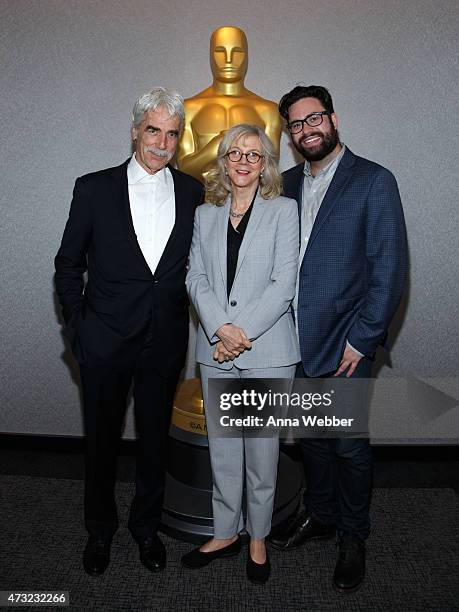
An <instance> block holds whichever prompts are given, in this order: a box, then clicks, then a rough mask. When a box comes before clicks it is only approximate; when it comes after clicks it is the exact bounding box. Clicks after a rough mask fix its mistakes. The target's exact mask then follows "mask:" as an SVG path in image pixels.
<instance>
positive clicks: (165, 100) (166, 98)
mask: <svg viewBox="0 0 459 612" xmlns="http://www.w3.org/2000/svg"><path fill="white" fill-rule="evenodd" d="M160 107H164V108H166V109H167V110H168V111H169V115H170V116H171V117H178V118H179V119H180V131H181V130H182V129H183V124H184V123H185V109H184V107H183V97H182V96H181V95H180V94H179V93H178V91H174V90H171V89H166V88H165V87H155V88H154V89H152V90H151V91H150V92H149V93H146V94H144V95H143V96H140V98H139V99H138V100H137V102H136V103H135V104H134V108H133V109H132V123H133V124H134V126H135V127H138V126H139V125H140V124H141V123H142V121H143V118H144V115H145V113H147V112H148V111H155V110H156V109H157V108H160Z"/></svg>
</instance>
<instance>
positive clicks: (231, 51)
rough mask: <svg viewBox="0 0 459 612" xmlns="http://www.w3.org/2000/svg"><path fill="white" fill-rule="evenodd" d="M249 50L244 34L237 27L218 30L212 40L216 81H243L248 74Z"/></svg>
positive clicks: (211, 64)
mask: <svg viewBox="0 0 459 612" xmlns="http://www.w3.org/2000/svg"><path fill="white" fill-rule="evenodd" d="M247 65H248V48H247V38H246V35H245V34H244V32H243V31H242V30H241V29H240V28H237V27H236V26H224V27H222V28H218V30H215V32H214V33H213V34H212V36H211V38H210V66H211V68H212V74H213V75H214V79H215V80H216V81H220V82H221V83H235V82H237V81H242V80H243V79H244V77H245V74H246V72H247Z"/></svg>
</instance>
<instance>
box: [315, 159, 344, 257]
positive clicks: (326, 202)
mask: <svg viewBox="0 0 459 612" xmlns="http://www.w3.org/2000/svg"><path fill="white" fill-rule="evenodd" d="M354 162H355V155H354V154H353V153H352V152H351V151H350V150H349V149H346V151H345V152H344V155H343V157H342V159H341V161H340V163H339V164H338V168H337V169H336V172H335V174H334V176H333V179H332V181H331V183H330V186H329V187H328V189H327V193H326V194H325V197H324V199H323V200H322V204H321V205H320V208H319V212H318V213H317V217H316V219H315V221H314V225H313V227H312V231H311V236H310V237H309V241H308V246H307V249H306V252H305V255H306V254H307V252H308V250H309V249H310V248H311V245H312V243H313V242H314V240H315V238H316V236H317V234H318V233H319V231H320V229H321V227H322V225H323V224H324V222H325V220H326V219H327V217H328V215H329V214H330V213H331V211H332V210H333V207H334V206H335V204H336V202H337V201H338V199H339V196H340V194H341V192H342V191H343V189H344V188H345V187H346V185H347V183H348V181H349V179H350V178H351V176H352V172H353V170H352V168H353V166H354Z"/></svg>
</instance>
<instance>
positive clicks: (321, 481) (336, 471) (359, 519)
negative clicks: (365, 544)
mask: <svg viewBox="0 0 459 612" xmlns="http://www.w3.org/2000/svg"><path fill="white" fill-rule="evenodd" d="M371 368H372V361H371V360H370V359H367V358H365V357H364V358H362V359H361V360H360V362H359V364H358V366H357V368H356V370H355V372H354V374H353V375H352V378H371ZM332 375H333V374H332V373H331V374H330V375H329V376H332ZM296 376H297V378H304V377H305V373H304V370H303V367H302V366H301V365H299V366H298V368H297V374H296ZM326 377H327V378H328V376H326ZM300 447H301V451H302V458H303V466H304V470H305V476H306V490H305V493H304V505H305V508H306V509H307V510H308V511H309V512H310V513H311V515H312V516H313V517H314V518H316V519H317V520H318V521H321V522H322V523H326V524H329V525H336V527H337V530H338V533H351V534H354V535H357V536H359V537H361V538H363V539H365V538H367V537H368V535H369V533H370V515H369V510H370V497H371V486H372V454H371V447H370V443H369V439H368V437H362V438H351V437H348V438H324V439H312V438H302V439H301V440H300Z"/></svg>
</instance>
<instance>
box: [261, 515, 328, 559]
mask: <svg viewBox="0 0 459 612" xmlns="http://www.w3.org/2000/svg"><path fill="white" fill-rule="evenodd" d="M334 535H335V527H334V526H333V525H325V523H319V521H316V519H314V518H313V517H312V516H311V515H310V514H307V513H306V512H304V511H303V512H300V513H299V514H298V515H297V516H296V517H295V519H294V520H293V521H292V523H290V525H288V527H287V528H286V529H285V530H284V531H281V532H280V533H276V534H275V535H272V536H270V537H269V538H268V541H269V543H270V544H271V545H272V546H274V548H278V549H279V550H291V549H293V548H298V546H301V544H304V543H305V542H307V541H308V540H326V539H328V538H333V537H334Z"/></svg>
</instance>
